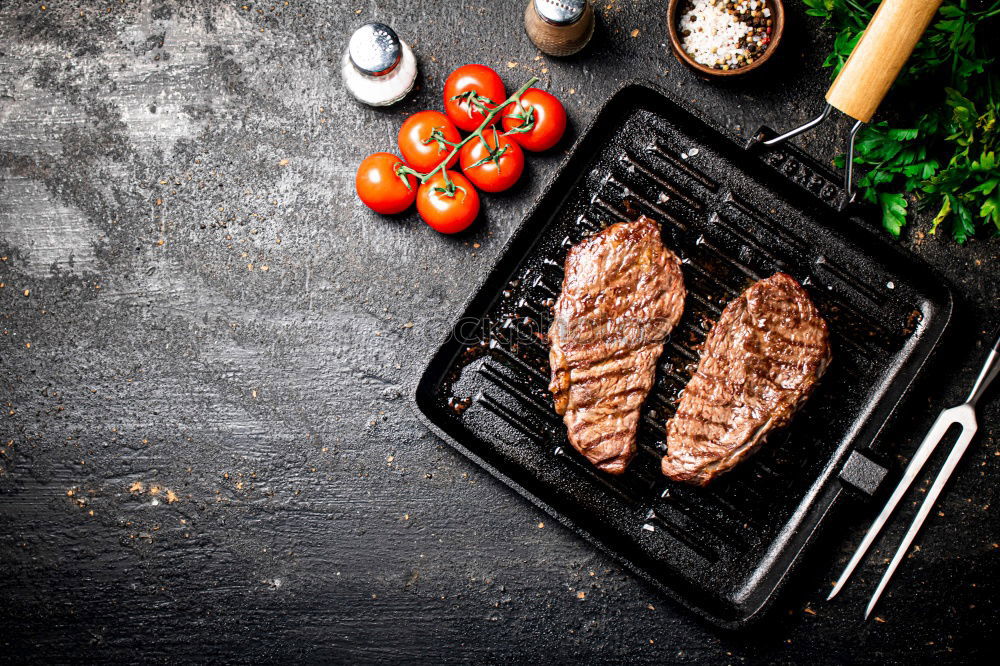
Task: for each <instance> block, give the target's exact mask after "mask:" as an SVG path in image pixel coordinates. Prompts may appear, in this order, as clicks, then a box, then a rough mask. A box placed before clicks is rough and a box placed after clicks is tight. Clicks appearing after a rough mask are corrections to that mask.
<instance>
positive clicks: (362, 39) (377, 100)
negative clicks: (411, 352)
mask: <svg viewBox="0 0 1000 666" xmlns="http://www.w3.org/2000/svg"><path fill="white" fill-rule="evenodd" d="M340 73H341V74H342V75H343V77H344V86H345V87H346V88H347V90H348V91H349V92H350V93H351V94H352V95H354V97H355V98H356V99H357V100H358V101H359V102H363V103H364V104H368V105H369V106H389V105H390V104H395V103H396V102H398V101H400V100H401V99H403V98H404V97H406V95H407V94H408V93H409V92H410V90H412V89H413V84H414V82H415V81H416V80H417V59H416V57H414V55H413V51H412V50H410V47H409V45H407V43H406V42H404V41H403V40H401V39H400V38H399V36H397V35H396V32H395V31H394V30H393V29H392V28H390V27H389V26H387V25H385V24H384V23H366V24H365V25H363V26H361V27H360V28H358V29H357V30H355V31H354V34H353V35H351V41H350V43H349V44H348V45H347V50H346V51H345V52H344V57H343V58H342V59H341V62H340Z"/></svg>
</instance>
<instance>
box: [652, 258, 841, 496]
mask: <svg viewBox="0 0 1000 666" xmlns="http://www.w3.org/2000/svg"><path fill="white" fill-rule="evenodd" d="M829 363H830V341H829V335H828V333H827V328H826V322H825V321H824V320H823V318H822V317H821V316H820V314H819V312H818V311H817V310H816V306H814V305H813V304H812V301H810V300H809V295H808V294H807V293H806V291H805V289H803V288H802V287H801V286H800V285H799V283H798V282H796V281H795V280H794V279H793V278H792V277H791V276H789V275H786V274H784V273H776V274H774V275H772V276H771V277H769V278H767V279H766V280H761V281H760V282H758V283H756V284H754V285H753V286H751V287H750V288H749V289H747V290H746V291H744V292H743V293H742V294H741V295H740V296H739V297H738V298H737V299H735V300H734V301H732V302H731V303H729V305H727V306H726V309H725V310H723V312H722V316H720V317H719V321H718V322H717V323H716V324H715V326H713V327H712V330H711V331H710V332H709V334H708V337H707V338H706V340H705V344H704V346H703V348H702V352H701V360H700V361H699V363H698V369H697V370H696V371H695V374H694V376H693V377H692V378H691V381H690V382H688V385H687V387H686V388H685V389H684V393H683V394H682V396H681V400H680V404H679V405H678V407H677V413H676V414H675V415H674V417H673V418H672V419H670V421H669V422H668V423H667V455H666V456H665V457H664V458H663V473H664V474H666V475H667V476H668V477H670V478H671V479H674V480H676V481H686V482H688V483H692V484H695V485H699V486H703V485H705V484H706V483H708V482H709V481H711V480H712V479H713V478H715V477H716V476H718V475H719V474H722V473H724V472H726V471H728V470H730V469H732V467H734V466H735V465H736V464H737V463H739V462H740V461H741V460H743V459H744V458H746V457H747V456H748V455H750V454H751V453H753V452H754V451H755V450H756V449H757V447H758V446H760V444H761V443H762V442H763V440H764V437H765V436H766V435H767V434H768V433H769V432H771V431H772V430H774V429H775V428H780V427H782V426H784V425H786V424H787V423H788V422H789V420H790V419H791V416H792V414H793V413H795V410H796V409H798V408H799V406H800V405H802V403H803V402H805V400H806V398H807V397H809V393H810V391H811V390H812V388H813V386H814V385H815V384H816V380H818V379H819V377H820V375H822V374H823V372H824V371H825V370H826V367H827V365H828V364H829Z"/></svg>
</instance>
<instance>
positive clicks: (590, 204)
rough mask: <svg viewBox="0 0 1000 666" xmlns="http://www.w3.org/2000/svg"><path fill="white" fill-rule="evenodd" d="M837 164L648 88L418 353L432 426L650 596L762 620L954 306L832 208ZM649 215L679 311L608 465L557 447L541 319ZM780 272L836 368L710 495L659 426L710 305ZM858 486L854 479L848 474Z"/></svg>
mask: <svg viewBox="0 0 1000 666" xmlns="http://www.w3.org/2000/svg"><path fill="white" fill-rule="evenodd" d="M843 202H844V193H843V191H842V189H841V188H840V187H839V185H837V178H836V177H834V176H832V175H830V174H829V173H827V172H825V171H824V170H823V169H821V168H819V167H818V166H817V165H815V164H814V163H813V162H812V161H811V160H809V158H808V157H806V156H805V155H803V154H801V153H799V152H797V151H796V149H794V148H792V147H782V149H781V150H780V151H774V152H770V153H762V154H753V153H750V152H747V151H745V150H743V149H742V148H740V147H738V146H737V145H736V144H734V143H733V142H732V141H730V140H729V139H727V138H726V137H724V136H723V135H721V134H720V133H719V132H717V131H716V130H714V129H712V128H710V127H708V126H707V125H705V124H704V123H703V122H702V121H700V120H699V119H697V118H695V117H693V116H692V115H690V114H689V113H687V112H685V111H683V110H682V109H680V108H679V107H677V106H676V105H675V104H673V103H671V102H670V101H669V100H668V99H667V98H666V97H664V96H663V95H662V94H661V93H659V92H657V91H656V90H654V89H652V88H649V87H647V86H645V85H641V84H630V85H628V86H626V87H624V88H623V89H621V90H620V91H619V92H618V93H616V94H615V95H614V96H613V97H612V98H611V99H610V100H609V101H608V102H607V103H606V104H605V106H604V107H603V108H602V110H601V111H600V112H599V113H598V115H597V117H596V118H595V120H594V122H593V123H592V124H591V126H590V127H589V128H588V129H587V130H586V132H585V133H584V135H583V136H582V137H581V138H580V140H579V141H578V142H577V145H576V146H575V148H574V150H573V152H572V154H571V155H570V156H569V157H568V158H567V160H566V162H565V163H564V164H563V166H562V169H561V171H560V173H559V175H558V176H557V177H556V179H555V180H554V182H553V183H552V185H551V186H550V187H549V188H548V189H547V191H546V192H545V193H544V194H543V195H542V197H541V199H540V200H539V201H538V203H537V204H536V206H535V208H534V209H533V210H532V212H531V213H530V214H529V215H528V217H527V219H526V220H525V221H524V222H523V223H522V225H521V227H520V228H519V230H518V231H517V232H516V233H515V235H514V237H513V238H512V239H511V241H510V242H509V243H508V244H507V247H506V248H505V250H504V252H503V253H502V255H501V258H500V259H499V260H498V262H497V264H496V265H495V266H494V267H493V268H492V269H491V271H490V273H489V274H488V275H487V276H486V278H485V280H484V281H483V283H482V285H481V286H480V288H479V289H478V291H477V292H476V294H475V295H474V296H473V297H472V299H471V300H470V301H469V303H468V305H467V306H466V308H465V311H464V312H463V314H462V316H461V318H460V319H459V320H458V322H457V323H456V324H455V326H454V328H453V330H452V331H451V332H450V335H449V336H448V339H447V340H446V341H445V342H444V343H443V345H442V346H441V347H440V349H439V350H438V351H437V353H436V354H435V355H434V357H433V358H432V360H431V361H430V363H429V365H428V367H427V369H426V371H425V373H424V375H423V376H422V378H421V379H420V381H419V384H418V386H417V390H416V395H415V399H416V406H417V410H418V412H419V413H420V414H421V416H422V417H423V418H424V420H425V421H426V422H427V423H428V424H429V425H430V426H431V428H432V429H433V430H434V431H435V432H436V433H437V434H438V435H439V436H441V437H442V438H443V439H445V440H446V441H448V442H449V443H450V444H452V445H453V446H455V447H456V448H457V449H458V450H460V451H461V452H463V453H464V454H466V455H467V456H469V457H471V458H472V459H474V460H475V461H477V462H478V463H479V464H481V465H483V466H484V467H485V468H486V469H488V470H489V471H490V472H491V473H493V474H494V475H495V476H497V477H498V478H500V479H502V480H503V481H504V482H506V483H507V484H508V485H510V486H511V487H513V488H514V489H516V490H517V491H518V492H520V493H521V494H522V495H524V496H526V497H527V498H529V499H530V500H532V501H533V502H534V503H535V504H537V505H539V506H540V507H542V508H543V509H545V510H546V511H548V512H549V513H550V514H552V515H553V516H554V517H556V518H558V519H559V520H561V521H562V522H564V523H565V524H567V525H569V526H570V527H572V528H573V529H574V530H576V531H577V532H578V533H579V534H581V535H582V536H584V537H585V538H587V539H588V540H590V541H591V542H593V543H595V544H596V545H598V546H599V547H601V548H602V549H603V550H605V551H607V552H608V553H610V554H612V555H613V556H615V557H616V558H617V559H618V560H620V561H621V562H622V563H623V564H624V565H625V566H627V567H628V568H629V569H631V570H632V571H633V572H635V573H636V574H638V575H639V576H640V577H641V578H643V579H644V580H645V581H647V582H648V583H650V584H651V585H653V586H654V587H656V588H658V589H659V590H661V591H663V592H665V593H667V594H669V595H670V596H673V597H674V598H676V599H678V600H679V601H681V602H682V603H684V604H685V605H687V606H689V607H690V608H692V609H694V610H695V611H697V612H699V613H701V614H702V615H704V616H706V617H708V618H709V619H711V620H713V621H715V622H717V623H719V624H722V625H726V626H731V627H736V626H740V625H742V624H745V623H746V622H747V621H749V620H750V619H751V618H752V617H754V616H758V615H759V614H760V613H761V611H762V609H764V607H765V606H766V605H767V604H768V602H769V601H770V600H771V599H772V598H773V596H774V593H775V591H776V589H777V588H778V586H779V584H780V582H781V581H782V579H783V578H784V577H785V576H786V574H787V573H788V571H789V569H790V568H791V566H792V564H793V562H794V561H795V560H796V558H797V557H798V555H799V553H800V552H801V551H802V549H803V548H804V547H805V545H806V544H807V542H808V541H809V540H810V539H811V537H812V535H813V534H814V532H815V530H816V528H817V527H818V526H819V524H820V523H821V521H822V519H823V517H824V516H825V515H827V513H828V512H829V510H830V509H831V507H832V506H833V505H834V504H835V503H837V502H838V501H840V500H841V499H842V495H843V494H844V491H845V489H846V488H847V487H848V486H852V487H854V488H855V489H857V488H860V489H861V490H864V491H866V492H868V493H871V492H874V490H875V489H876V487H877V484H878V481H879V480H880V477H881V475H882V474H884V472H885V470H884V469H883V468H881V467H880V466H878V465H877V464H875V463H873V462H871V460H870V459H869V458H868V457H867V456H866V455H865V454H866V453H868V452H870V450H871V448H872V446H873V443H874V442H875V439H876V436H877V435H878V433H879V431H880V430H881V428H882V426H883V425H884V424H885V422H886V420H887V419H888V417H889V416H890V414H891V413H892V411H893V409H894V408H895V407H896V405H897V403H898V402H899V401H900V399H901V398H902V396H903V393H904V392H905V390H906V388H907V387H908V386H909V384H910V383H911V382H912V381H913V379H914V378H915V376H916V375H917V373H918V372H919V371H920V369H921V367H922V365H923V364H924V362H925V360H926V359H927V357H928V355H929V354H930V353H931V351H932V349H933V348H934V347H935V345H936V343H937V341H938V339H939V337H940V335H941V333H942V332H943V330H944V327H945V325H946V324H947V321H948V319H949V317H950V312H951V295H950V292H949V291H948V289H947V288H946V287H944V286H942V283H941V282H940V281H939V280H938V279H936V278H935V277H934V275H933V274H932V273H931V272H929V270H928V269H927V267H926V266H924V265H922V264H920V263H918V262H917V261H915V260H914V259H912V258H910V257H908V256H905V255H903V254H902V253H900V252H899V251H897V250H896V249H895V248H893V247H891V246H889V245H887V244H886V243H885V242H884V241H883V240H882V239H881V238H879V237H878V236H877V235H876V234H875V233H873V232H871V231H869V230H867V228H866V227H865V226H863V225H862V224H860V223H858V222H857V221H855V220H852V219H851V218H849V217H848V216H847V215H845V214H843V213H842V212H839V211H840V209H841V208H842V206H843ZM639 214H645V215H648V216H650V217H652V218H654V219H656V220H658V221H659V222H660V224H661V227H662V231H663V237H664V242H665V243H666V244H667V245H668V246H669V247H671V248H672V249H673V250H674V251H675V252H676V253H677V254H678V256H679V257H680V258H681V260H682V262H683V271H684V280H685V284H686V287H687V290H688V296H687V301H686V304H685V312H684V317H683V319H682V320H681V322H680V324H679V325H678V326H677V328H676V329H675V330H674V331H673V333H672V335H671V337H670V339H669V340H668V341H667V344H666V345H665V348H664V352H663V355H662V357H661V359H660V362H659V365H658V368H657V376H656V383H655V385H654V388H653V390H652V392H651V393H650V395H649V398H648V399H647V400H646V404H645V408H644V411H643V414H642V417H641V421H640V430H639V433H638V441H637V443H638V449H639V451H638V455H637V456H636V458H635V459H634V461H633V463H632V465H631V466H630V467H629V469H628V470H627V471H626V472H625V474H623V475H621V476H619V477H612V476H609V475H606V474H603V473H601V472H598V471H597V470H595V469H594V468H593V467H592V466H591V465H590V464H589V463H588V462H587V461H586V460H585V459H583V457H582V456H580V455H579V454H577V453H576V452H575V451H574V450H573V449H572V447H571V446H570V445H569V444H568V441H567V439H566V434H565V427H564V426H563V423H562V419H561V418H560V417H559V416H558V415H556V413H555V411H554V409H553V406H552V399H551V396H550V394H549V393H548V390H547V384H548V379H549V366H548V346H547V342H546V340H545V334H546V332H547V331H548V327H549V324H550V322H551V316H552V315H551V306H552V304H553V303H554V301H555V299H556V297H557V296H558V294H559V290H560V288H561V285H562V278H563V262H564V260H565V256H566V251H567V249H568V248H569V247H570V246H572V245H573V244H575V243H577V242H579V241H580V240H581V239H583V238H585V237H586V236H588V235H590V234H592V233H594V232H596V231H598V230H600V229H602V228H604V227H605V226H607V225H608V224H611V223H613V222H618V221H622V220H631V219H635V217H637V216H638V215H639ZM778 270H781V271H785V272H788V273H790V274H791V275H792V276H794V277H795V278H796V279H797V280H799V281H800V282H801V283H802V284H803V285H804V286H805V287H806V288H807V289H808V291H809V293H810V295H811V296H812V298H813V300H814V302H815V303H816V305H817V307H818V308H819V309H820V311H821V312H822V313H823V315H824V317H825V318H826V319H827V321H828V322H829V324H830V328H831V340H832V345H833V363H832V364H831V366H830V369H829V370H828V372H827V373H826V375H825V376H824V377H823V379H822V380H821V381H820V384H819V385H818V386H817V389H816V391H815V393H814V394H813V396H812V398H811V399H810V401H809V402H808V403H807V404H806V406H805V408H804V409H803V410H802V411H800V412H799V414H798V415H797V416H796V417H795V418H794V421H793V423H792V425H791V426H790V427H789V428H787V429H785V430H783V431H779V432H776V433H774V434H773V435H772V437H771V439H770V441H769V442H768V443H767V444H766V445H765V446H764V447H763V448H762V450H761V451H760V452H759V453H758V454H757V455H756V456H754V457H752V458H750V459H749V460H748V461H746V462H744V463H743V464H742V465H740V466H739V467H738V468H737V469H736V470H734V471H733V472H731V473H729V474H726V475H724V476H722V477H720V478H718V479H717V480H716V481H715V482H713V483H712V484H711V485H710V486H709V487H707V488H694V487H689V486H686V485H683V484H679V483H675V482H672V481H669V480H667V479H666V478H665V477H663V476H662V475H661V474H660V471H659V467H660V458H661V456H662V454H663V452H664V451H665V443H664V439H665V424H666V421H667V420H668V419H669V418H670V416H671V415H672V414H673V412H674V409H675V406H676V402H677V399H678V395H679V393H680V391H681V389H682V388H683V387H684V385H685V384H686V383H687V381H688V379H689V378H690V375H691V372H692V371H693V369H694V367H695V365H696V364H697V360H698V357H699V352H698V349H699V345H700V344H701V343H702V342H703V341H704V338H705V335H706V333H707V332H708V330H709V328H710V327H711V324H712V322H714V321H715V320H716V319H717V318H718V316H719V313H720V312H721V311H722V308H723V307H724V306H725V304H726V303H727V302H729V301H730V300H731V299H732V298H734V297H735V296H737V295H738V294H739V293H740V292H741V291H742V290H743V289H745V288H746V287H747V286H749V285H750V284H751V283H752V282H754V281H756V280H758V279H761V278H764V277H767V276H769V275H771V274H773V273H774V272H775V271H778ZM847 482H850V483H847Z"/></svg>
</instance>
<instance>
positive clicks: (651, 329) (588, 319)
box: [549, 217, 685, 474]
mask: <svg viewBox="0 0 1000 666" xmlns="http://www.w3.org/2000/svg"><path fill="white" fill-rule="evenodd" d="M684 296H685V291H684V281H683V277H682V275H681V262H680V260H679V259H678V258H677V256H676V255H675V254H674V253H673V252H671V251H670V250H669V249H667V248H666V247H664V245H663V242H662V241H661V240H660V229H659V227H658V226H657V224H656V222H654V221H653V220H651V219H649V218H647V217H641V218H639V219H638V220H637V221H635V222H620V223H617V224H613V225H611V226H609V227H608V228H607V229H604V230H603V231H601V232H599V233H597V234H595V235H593V236H591V237H590V238H587V239H586V240H584V241H581V242H580V243H579V244H577V245H575V246H574V247H572V248H571V249H570V251H569V253H568V254H567V256H566V266H565V277H564V279H563V285H562V292H561V293H560V294H559V299H558V300H557V301H556V304H555V312H554V314H555V318H554V321H553V323H552V327H551V328H550V329H549V341H550V343H551V348H550V351H549V364H550V366H551V369H552V381H551V382H550V384H549V390H550V391H551V392H552V394H553V397H554V401H555V408H556V412H557V413H559V414H561V415H562V416H563V421H564V422H565V424H566V428H567V431H568V434H569V441H570V444H572V445H573V447H574V448H575V449H576V450H577V451H579V452H580V453H582V454H583V455H584V456H586V457H587V459H588V460H590V462H591V463H593V464H594V465H596V466H597V467H598V468H599V469H601V470H604V471H605V472H609V473H611V474H620V473H622V472H623V471H625V468H626V467H627V466H628V463H629V461H631V459H632V457H633V456H634V455H635V435H636V430H637V428H638V423H639V410H640V408H641V407H642V403H643V402H644V401H645V400H646V395H647V394H648V393H649V389H650V388H651V387H652V385H653V379H654V375H655V370H656V361H657V359H659V357H660V353H661V352H662V351H663V341H664V340H665V339H666V337H667V335H668V334H669V333H670V331H671V330H672V329H673V328H674V326H675V325H676V324H677V321H678V320H679V319H680V317H681V313H682V312H683V309H684Z"/></svg>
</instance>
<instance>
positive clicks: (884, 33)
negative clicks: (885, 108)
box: [826, 0, 942, 123]
mask: <svg viewBox="0 0 1000 666" xmlns="http://www.w3.org/2000/svg"><path fill="white" fill-rule="evenodd" d="M941 2H942V0H882V4H880V5H879V6H878V9H877V10H876V11H875V15H874V16H873V17H872V20H871V22H870V23H869V24H868V27H867V28H866V29H865V32H864V34H863V35H862V36H861V39H860V40H859V41H858V44H857V46H855V47H854V50H853V51H852V52H851V56H850V57H849V58H848V59H847V63H846V64H845V65H844V68H843V69H842V70H840V74H838V75H837V78H836V79H835V80H834V82H833V85H832V86H830V89H829V90H828V91H827V92H826V101H827V102H829V103H830V105H831V106H833V107H834V108H835V109H839V110H841V111H843V112H844V113H846V114H847V115H849V116H851V117H852V118H854V119H856V120H860V121H861V122H863V123H867V122H868V121H869V120H871V117H872V115H873V114H874V113H875V109H877V108H878V105H879V104H881V102H882V98H883V97H885V94H886V93H887V92H888V91H889V87H890V86H891V85H892V82H893V81H895V80H896V76H898V75H899V72H900V70H902V69H903V65H904V64H906V61H907V60H908V59H909V57H910V54H911V53H913V47H915V46H916V45H917V42H918V41H920V37H921V36H922V35H923V34H924V31H925V30H926V29H927V26H928V24H930V22H931V19H932V18H934V14H935V13H936V12H937V10H938V7H940V6H941Z"/></svg>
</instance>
